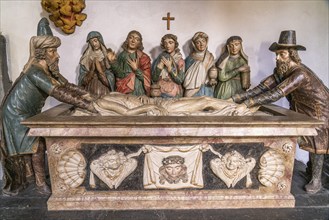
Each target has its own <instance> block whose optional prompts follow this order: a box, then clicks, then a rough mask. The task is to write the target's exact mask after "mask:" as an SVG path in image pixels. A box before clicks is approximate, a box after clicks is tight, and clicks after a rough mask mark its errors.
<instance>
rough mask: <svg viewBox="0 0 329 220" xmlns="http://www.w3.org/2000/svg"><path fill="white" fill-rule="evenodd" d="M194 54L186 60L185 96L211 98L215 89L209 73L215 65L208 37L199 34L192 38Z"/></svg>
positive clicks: (201, 33) (204, 34)
mask: <svg viewBox="0 0 329 220" xmlns="http://www.w3.org/2000/svg"><path fill="white" fill-rule="evenodd" d="M192 46H193V51H192V53H191V54H190V55H189V56H188V57H187V58H186V59H185V68H186V72H185V80H184V83H183V87H184V89H185V92H184V96H186V97H192V96H210V97H213V95H214V89H213V87H212V85H210V84H209V81H210V79H209V75H208V71H209V69H210V68H211V67H212V66H213V64H214V56H213V55H212V54H211V53H210V52H209V51H208V35H207V34H206V33H203V32H197V33H195V34H194V36H193V38H192Z"/></svg>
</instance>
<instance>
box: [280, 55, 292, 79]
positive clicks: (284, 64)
mask: <svg viewBox="0 0 329 220" xmlns="http://www.w3.org/2000/svg"><path fill="white" fill-rule="evenodd" d="M290 61H291V60H290V59H289V60H287V61H276V71H277V73H278V74H279V75H281V76H284V75H285V73H287V72H288V70H289V63H290Z"/></svg>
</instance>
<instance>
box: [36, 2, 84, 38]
mask: <svg viewBox="0 0 329 220" xmlns="http://www.w3.org/2000/svg"><path fill="white" fill-rule="evenodd" d="M41 5H42V8H43V9H44V10H46V11H47V12H48V13H50V15H49V19H50V20H51V21H52V22H54V24H55V26H56V27H59V28H61V29H62V31H63V32H64V33H66V34H72V33H74V31H75V26H76V25H78V26H81V25H82V22H83V21H84V20H85V19H86V18H87V15H86V14H84V13H81V12H82V10H83V9H84V8H85V7H86V4H85V1H84V0H42V1H41Z"/></svg>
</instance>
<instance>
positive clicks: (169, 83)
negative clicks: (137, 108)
mask: <svg viewBox="0 0 329 220" xmlns="http://www.w3.org/2000/svg"><path fill="white" fill-rule="evenodd" d="M161 48H162V49H163V50H164V51H163V52H162V53H161V54H160V55H159V56H158V57H157V58H156V60H155V61H154V63H153V65H152V84H153V83H154V84H158V85H159V87H160V92H161V97H164V98H165V97H182V96H183V88H182V85H181V84H182V83H183V81H184V71H185V62H184V59H183V58H182V54H181V53H180V51H179V49H178V42H177V36H176V35H173V34H166V35H164V36H163V37H162V39H161Z"/></svg>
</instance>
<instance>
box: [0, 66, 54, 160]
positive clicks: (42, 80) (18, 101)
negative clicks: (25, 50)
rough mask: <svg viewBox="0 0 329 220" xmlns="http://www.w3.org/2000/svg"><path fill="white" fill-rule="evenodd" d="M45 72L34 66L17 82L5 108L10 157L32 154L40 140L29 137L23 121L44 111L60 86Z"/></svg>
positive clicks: (3, 120) (4, 125)
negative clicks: (49, 98) (50, 97)
mask: <svg viewBox="0 0 329 220" xmlns="http://www.w3.org/2000/svg"><path fill="white" fill-rule="evenodd" d="M58 84H59V83H58V81H56V80H55V79H54V78H53V77H51V76H50V75H48V74H46V73H45V72H44V70H43V69H42V68H41V67H39V66H36V65H32V66H31V68H29V70H28V71H27V72H26V73H25V74H23V73H22V75H21V76H20V78H19V79H17V81H16V83H15V85H14V87H13V88H12V90H11V92H10V93H9V95H8V96H7V97H6V100H5V101H4V104H3V107H2V115H1V116H2V121H1V122H2V128H3V131H2V132H3V141H4V146H5V149H4V150H6V154H7V155H8V156H14V155H20V154H31V153H33V150H32V147H33V144H34V143H35V141H36V140H37V138H38V137H32V136H28V135H27V134H28V131H29V128H28V127H26V126H24V125H22V124H21V121H23V120H25V119H27V118H29V117H32V116H34V115H36V114H38V113H40V112H41V109H42V107H43V106H44V103H45V100H46V98H47V97H48V96H49V95H50V93H51V91H52V90H53V88H54V87H55V86H56V85H58Z"/></svg>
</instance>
